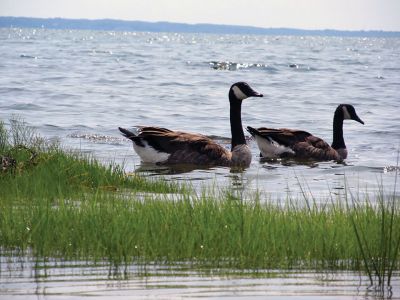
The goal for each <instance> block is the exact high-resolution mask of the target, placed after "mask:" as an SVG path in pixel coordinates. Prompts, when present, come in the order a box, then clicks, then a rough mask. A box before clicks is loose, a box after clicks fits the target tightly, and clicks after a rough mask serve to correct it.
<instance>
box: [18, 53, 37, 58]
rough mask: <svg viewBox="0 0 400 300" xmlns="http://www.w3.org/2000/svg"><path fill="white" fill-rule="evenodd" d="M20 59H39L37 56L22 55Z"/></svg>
mask: <svg viewBox="0 0 400 300" xmlns="http://www.w3.org/2000/svg"><path fill="white" fill-rule="evenodd" d="M19 57H20V58H30V59H37V56H32V55H27V54H21V55H20V56H19Z"/></svg>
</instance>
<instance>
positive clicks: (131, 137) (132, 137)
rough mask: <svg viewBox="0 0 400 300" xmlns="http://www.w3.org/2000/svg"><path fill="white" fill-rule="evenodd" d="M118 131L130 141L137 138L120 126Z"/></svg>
mask: <svg viewBox="0 0 400 300" xmlns="http://www.w3.org/2000/svg"><path fill="white" fill-rule="evenodd" d="M118 129H119V131H121V133H122V135H123V136H124V137H126V138H128V139H130V140H132V141H135V138H137V136H136V135H135V134H134V133H133V132H131V131H129V130H128V129H125V128H122V127H118Z"/></svg>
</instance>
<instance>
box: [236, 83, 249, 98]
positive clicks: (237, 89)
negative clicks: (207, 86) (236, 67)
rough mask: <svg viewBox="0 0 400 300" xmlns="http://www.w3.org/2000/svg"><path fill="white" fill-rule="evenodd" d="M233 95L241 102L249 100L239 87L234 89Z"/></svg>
mask: <svg viewBox="0 0 400 300" xmlns="http://www.w3.org/2000/svg"><path fill="white" fill-rule="evenodd" d="M232 90H233V93H234V94H235V96H236V98H238V99H239V100H243V99H246V98H248V97H247V96H246V94H245V93H243V92H242V90H241V89H240V88H238V87H237V86H234V87H232Z"/></svg>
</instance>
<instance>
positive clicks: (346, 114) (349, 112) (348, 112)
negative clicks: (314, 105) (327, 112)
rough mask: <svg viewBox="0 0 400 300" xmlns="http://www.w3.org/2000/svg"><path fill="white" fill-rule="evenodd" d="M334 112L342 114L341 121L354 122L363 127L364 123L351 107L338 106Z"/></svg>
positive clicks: (348, 105)
mask: <svg viewBox="0 0 400 300" xmlns="http://www.w3.org/2000/svg"><path fill="white" fill-rule="evenodd" d="M336 111H337V112H338V113H339V112H340V113H342V116H343V120H354V121H357V122H359V123H361V124H363V125H364V122H363V121H362V120H361V119H360V118H359V116H357V113H356V110H355V108H354V106H353V105H350V104H340V105H339V106H338V107H337V109H336Z"/></svg>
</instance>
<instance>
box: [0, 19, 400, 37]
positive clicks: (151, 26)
mask: <svg viewBox="0 0 400 300" xmlns="http://www.w3.org/2000/svg"><path fill="white" fill-rule="evenodd" d="M0 27H19V28H47V29H86V30H114V31H150V32H187V33H216V34H260V35H300V36H306V35H318V36H347V37H400V32H399V31H380V30H370V31H344V30H333V29H325V30H305V29H293V28H261V27H253V26H236V25H215V24H185V23H170V22H143V21H123V20H112V19H101V20H88V19H62V18H49V19H47V18H27V17H0Z"/></svg>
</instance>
